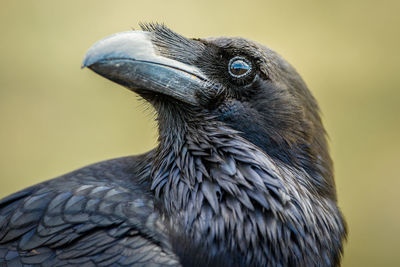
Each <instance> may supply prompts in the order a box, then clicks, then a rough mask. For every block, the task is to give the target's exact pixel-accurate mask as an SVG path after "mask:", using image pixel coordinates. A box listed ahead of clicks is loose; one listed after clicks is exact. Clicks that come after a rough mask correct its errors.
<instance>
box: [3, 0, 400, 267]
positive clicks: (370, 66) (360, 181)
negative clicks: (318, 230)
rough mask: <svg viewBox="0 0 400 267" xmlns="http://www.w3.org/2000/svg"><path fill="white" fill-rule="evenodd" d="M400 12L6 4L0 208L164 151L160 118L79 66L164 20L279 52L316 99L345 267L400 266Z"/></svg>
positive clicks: (302, 5)
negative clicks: (90, 54)
mask: <svg viewBox="0 0 400 267" xmlns="http://www.w3.org/2000/svg"><path fill="white" fill-rule="evenodd" d="M399 11H400V1H396V0H393V1H385V0H384V1H366V0H364V1H361V0H360V1H349V0H347V1H346V0H337V1H316V0H314V1H313V0H303V1H265V0H264V1H233V0H231V1H226V2H224V1H171V0H169V1H99V0H90V1H88V0H85V1H82V0H68V1H58V0H48V1H40V0H35V1H29V0H27V1H15V0H1V8H0V30H1V36H0V56H1V57H0V127H1V128H0V179H1V180H0V197H4V196H6V195H7V194H10V193H12V192H14V191H16V190H19V189H22V188H23V187H26V186H29V185H32V184H35V183H38V182H40V181H43V180H46V179H49V178H53V177H55V176H58V175H60V174H63V173H65V172H68V171H71V170H73V169H76V168H78V167H81V166H83V165H87V164H90V163H93V162H96V161H100V160H104V159H108V158H113V157H119V156H124V155H130V154H138V153H141V152H145V151H147V150H149V149H151V148H152V147H154V146H155V145H156V137H157V135H156V130H155V124H154V123H153V118H154V116H153V114H152V111H151V109H150V108H149V107H148V106H147V105H146V104H145V103H143V101H140V100H138V98H137V96H135V95H134V94H133V93H131V92H129V91H128V90H126V89H124V88H122V87H120V86H118V85H115V84H113V83H111V82H109V81H107V80H106V79H104V78H101V77H100V76H97V75H95V74H94V73H92V72H90V71H88V70H81V69H80V63H81V60H82V59H83V56H84V54H85V52H86V50H87V49H88V48H89V47H90V46H91V45H92V44H93V43H94V42H95V41H97V40H99V39H100V38H102V37H104V36H106V35H109V34H111V33H114V32H118V31H125V30H129V29H131V28H138V22H141V21H142V22H151V21H157V22H164V23H166V24H167V25H168V26H170V27H171V28H172V29H174V30H175V31H177V32H179V33H181V34H184V35H186V36H188V37H208V36H221V35H226V36H243V37H247V38H250V39H253V40H256V41H258V42H260V43H263V44H266V45H268V46H270V47H271V48H273V49H275V50H276V51H278V52H279V53H280V54H282V55H283V56H284V57H285V58H286V59H287V60H288V61H289V62H291V63H292V64H293V65H294V66H295V67H296V68H297V70H298V71H299V72H300V74H301V75H302V76H303V78H304V79H305V81H306V82H307V84H308V85H309V87H310V89H311V90H312V91H313V93H314V95H315V96H316V98H317V99H318V101H319V103H320V106H321V108H322V111H323V116H324V121H325V125H326V127H327V129H328V132H329V135H330V139H331V151H332V154H333V158H334V161H335V167H336V183H337V189H338V196H339V204H340V206H341V208H342V210H343V212H344V214H345V216H346V219H347V222H348V225H349V238H348V242H347V244H346V246H345V256H344V259H343V266H400V255H399V250H400V212H399V210H400V209H399V204H400V197H399V188H400V180H399V179H398V178H399V171H398V167H399V164H400V161H399V151H400V142H399V141H398V139H399V137H400V136H399V132H400V131H399V130H400V123H399V122H400V120H399V115H400V104H399V100H400V86H399V85H400V75H399V66H400V65H399V64H400V63H399V62H400V56H399V55H400V53H399V48H400V42H399V41H400V30H399V29H400V15H399Z"/></svg>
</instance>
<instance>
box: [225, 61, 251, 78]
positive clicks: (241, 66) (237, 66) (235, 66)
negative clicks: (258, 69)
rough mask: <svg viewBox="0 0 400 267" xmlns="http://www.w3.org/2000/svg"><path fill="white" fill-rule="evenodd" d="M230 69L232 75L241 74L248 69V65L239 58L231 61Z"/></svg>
mask: <svg viewBox="0 0 400 267" xmlns="http://www.w3.org/2000/svg"><path fill="white" fill-rule="evenodd" d="M230 70H231V72H232V74H233V75H237V76H241V75H243V74H246V73H247V72H248V71H249V70H250V66H249V64H247V63H246V62H245V61H243V60H240V59H239V60H235V61H234V62H232V64H231V69H230Z"/></svg>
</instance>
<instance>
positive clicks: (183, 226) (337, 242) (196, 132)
mask: <svg viewBox="0 0 400 267" xmlns="http://www.w3.org/2000/svg"><path fill="white" fill-rule="evenodd" d="M165 105H166V104H165ZM159 108H160V107H159ZM165 108H167V110H163V111H162V112H159V114H161V115H159V118H158V120H159V130H160V138H159V142H160V144H159V146H158V148H157V149H156V152H155V155H154V158H155V160H154V164H153V166H152V169H151V176H152V185H151V189H152V190H153V191H154V192H155V195H156V199H157V200H158V202H159V203H158V205H157V206H158V207H159V208H160V212H161V214H162V215H163V217H164V219H165V220H166V221H167V222H168V224H169V227H170V228H171V229H170V231H171V233H172V236H174V234H173V233H184V234H183V235H184V236H182V234H180V236H179V239H180V240H182V238H183V240H187V242H190V243H191V245H193V246H190V247H199V249H203V250H204V251H207V253H204V255H206V256H207V258H206V259H205V261H206V262H208V263H210V262H213V259H214V258H218V257H220V256H221V255H222V254H224V255H225V256H226V257H227V258H231V260H232V265H254V264H256V265H257V264H260V265H265V264H266V263H271V264H272V265H274V264H278V262H277V260H278V259H279V260H282V259H283V260H284V263H285V264H284V265H291V264H293V265H300V266H303V265H306V266H314V265H315V262H314V261H315V260H316V259H320V262H326V263H327V265H330V264H332V263H334V262H336V261H337V260H338V258H339V255H340V251H341V236H340V235H341V233H342V232H343V225H342V222H341V218H340V217H338V215H337V214H339V213H338V212H337V208H336V205H335V203H334V200H332V199H324V198H321V197H320V196H318V194H317V193H316V192H315V191H314V190H313V186H312V184H311V183H310V177H309V176H308V174H307V173H305V172H301V171H298V170H295V169H292V168H290V167H288V166H285V165H282V164H279V166H278V165H277V164H276V163H275V162H274V161H273V160H272V159H271V158H270V157H268V156H267V155H266V154H265V153H264V152H262V151H261V150H259V149H258V148H257V147H255V146H254V145H252V144H251V143H249V142H248V141H246V140H245V139H243V138H242V137H240V136H239V134H238V133H237V132H236V131H234V130H232V129H230V128H229V127H227V126H225V125H224V124H223V123H221V122H218V121H217V120H215V118H213V117H211V116H207V115H201V114H202V113H201V111H200V110H197V111H196V110H195V109H193V108H191V109H190V110H189V109H188V110H186V109H185V108H183V107H181V106H176V105H171V104H168V106H167V107H165ZM193 110H194V111H193ZM171 113H172V114H174V115H173V116H169V114H171ZM162 114H166V115H164V116H163V115H162ZM182 230H183V231H182ZM332 233H333V234H332ZM172 238H173V237H172ZM172 243H173V241H172ZM173 246H174V244H173ZM178 247H179V248H178V249H176V250H178V251H177V254H178V255H180V254H181V255H180V256H181V257H182V255H183V256H188V255H187V254H191V252H187V251H182V248H181V246H178ZM315 248H318V249H317V250H316V249H315ZM226 251H228V254H227V252H226ZM287 251H292V252H293V253H290V255H289V254H285V255H282V253H286V252H287ZM275 261H276V262H275ZM280 263H282V262H280Z"/></svg>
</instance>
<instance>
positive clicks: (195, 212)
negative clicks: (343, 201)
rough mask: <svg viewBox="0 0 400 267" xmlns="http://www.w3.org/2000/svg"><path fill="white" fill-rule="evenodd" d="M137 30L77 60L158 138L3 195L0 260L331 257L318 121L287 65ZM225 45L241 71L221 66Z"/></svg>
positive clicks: (250, 52) (126, 262)
mask: <svg viewBox="0 0 400 267" xmlns="http://www.w3.org/2000/svg"><path fill="white" fill-rule="evenodd" d="M143 29H144V31H145V32H143V33H142V32H138V33H123V34H120V35H116V36H112V37H108V38H106V39H104V41H100V42H99V43H98V44H96V45H95V46H93V48H92V49H91V50H89V52H88V55H87V56H86V59H85V61H84V66H87V67H89V68H91V69H92V70H94V71H95V72H97V73H99V74H100V75H102V76H105V77H106V78H108V79H110V80H113V81H115V82H117V83H120V84H122V85H124V86H126V87H128V88H129V89H131V90H133V91H135V92H137V93H138V94H140V95H141V96H142V97H143V98H144V99H146V100H147V101H148V102H149V103H151V104H152V105H153V106H154V108H155V110H156V111H157V121H158V124H159V145H158V146H157V147H156V148H155V149H154V150H152V151H150V152H148V153H147V154H144V155H141V156H137V157H127V158H121V159H115V160H110V161H106V162H101V163H97V164H94V165H92V166H88V167H85V168H82V169H80V170H77V171H75V172H72V173H70V174H66V175H64V176H62V177H60V178H57V179H53V180H50V181H47V182H44V183H42V184H39V185H36V186H33V187H30V188H27V189H25V190H23V191H21V192H19V193H16V194H14V195H11V196H10V197H8V198H5V199H3V200H2V201H1V202H0V265H1V264H8V265H14V264H15V265H16V266H17V265H18V264H27V265H35V264H38V265H47V266H61V265H75V264H76V265H78V264H79V265H85V266H86V265H104V266H112V265H115V266H131V265H135V266H151V265H152V266H336V265H339V262H340V256H341V252H342V240H343V238H344V237H345V224H344V221H343V218H342V216H341V213H340V211H339V209H338V207H337V205H336V193H335V188H334V182H333V174H332V166H331V165H332V164H331V160H330V157H329V153H328V150H327V145H326V140H325V131H324V128H323V126H322V123H321V120H320V117H319V110H318V106H317V104H316V102H315V100H314V98H313V97H312V95H311V93H310V92H309V91H308V89H307V87H306V85H305V84H304V82H303V81H302V80H301V78H300V76H299V75H298V74H297V73H296V71H295V70H294V69H293V68H292V67H291V66H290V65H289V64H288V63H286V62H285V61H284V60H283V59H282V58H281V57H280V56H278V55H277V54H276V53H274V52H273V51H271V50H270V49H268V48H266V47H263V46H261V45H259V44H256V43H254V42H252V41H249V40H245V39H241V38H209V39H187V38H185V37H183V36H180V35H178V34H176V33H174V32H172V31H171V30H169V29H168V28H166V27H165V26H162V25H157V24H153V25H144V26H143ZM131 43H132V44H135V45H137V46H138V47H131V46H128V45H127V44H131ZM142 46H143V47H142ZM147 46H151V47H152V48H151V49H149V48H148V47H147ZM140 49H142V50H143V51H142V50H140ZM137 51H141V52H140V53H139V52H137ZM116 55H117V56H116ZM238 56H239V57H241V58H244V59H243V60H245V62H249V65H248V66H251V72H249V74H248V75H247V74H246V75H245V76H243V77H236V76H235V77H231V76H229V71H228V65H229V62H230V59H232V58H234V57H238ZM149 59H150V60H149ZM155 70H156V72H155ZM164 72H165V75H164ZM188 74H189V75H188ZM143 75H144V76H143ZM169 75H170V76H169ZM168 79H170V80H174V79H175V81H182V82H184V83H185V84H187V85H188V86H190V88H184V87H182V84H174V83H173V82H171V83H170V81H169V80H168ZM186 82H187V83H186Z"/></svg>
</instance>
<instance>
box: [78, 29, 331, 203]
mask: <svg viewBox="0 0 400 267" xmlns="http://www.w3.org/2000/svg"><path fill="white" fill-rule="evenodd" d="M141 27H142V31H128V32H122V33H117V34H114V35H111V36H109V37H106V38H104V39H102V40H100V41H98V42H97V43H95V44H94V45H93V46H92V47H91V48H90V49H89V51H88V52H87V54H86V57H85V59H84V61H83V67H88V68H90V69H91V70H93V71H94V72H96V73H98V74H100V75H101V76H104V77H105V78H107V79H109V80H111V81H114V82H116V83H118V84H121V85H123V86H125V87H127V88H128V89H130V90H132V91H134V92H136V93H138V94H139V95H141V96H142V97H143V98H144V99H146V100H147V101H148V102H150V103H151V104H152V105H153V106H154V107H155V109H156V111H157V113H158V120H159V124H160V128H163V127H164V128H167V129H169V130H177V129H174V128H182V129H183V128H185V127H184V125H179V124H176V123H175V124H174V122H176V121H183V122H187V121H192V122H193V121H199V120H204V119H205V118H207V120H214V121H218V122H219V123H222V124H224V125H226V126H227V127H229V128H231V129H233V130H235V131H237V132H238V134H240V135H241V136H242V137H243V138H244V139H246V140H247V141H249V142H251V143H252V144H254V145H255V146H257V147H258V148H259V149H260V150H262V151H263V152H264V153H266V154H267V155H268V156H270V157H271V158H273V159H275V160H276V161H277V162H280V163H282V164H286V165H288V166H289V167H292V168H297V169H302V170H304V171H306V172H308V173H309V175H310V177H311V179H312V181H311V183H312V184H313V185H314V186H315V189H316V191H317V192H318V193H319V194H320V195H322V196H328V197H331V198H333V199H335V189H334V182H333V177H332V163H331V159H330V157H329V153H328V148H327V144H326V138H325V130H324V128H323V125H322V122H321V119H320V115H319V108H318V105H317V103H316V101H315V99H314V97H313V96H312V94H311V92H310V91H309V90H308V88H307V86H306V85H305V83H304V82H303V80H302V79H301V77H300V76H299V75H298V73H297V72H296V70H295V69H294V68H293V67H292V66H291V65H290V64H289V63H287V62H286V61H285V60H284V59H283V58H282V57H281V56H279V55H278V54H277V53H275V52H274V51H272V50H271V49H269V48H267V47H265V46H263V45H260V44H258V43H256V42H253V41H250V40H247V39H243V38H227V37H222V38H206V39H197V38H196V39H189V38H185V37H183V36H182V35H179V34H177V33H175V32H173V31H172V30H170V29H169V28H167V27H166V26H164V25H160V24H144V25H141ZM171 114H172V115H171ZM196 118H197V120H196ZM178 130H180V129H178Z"/></svg>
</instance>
